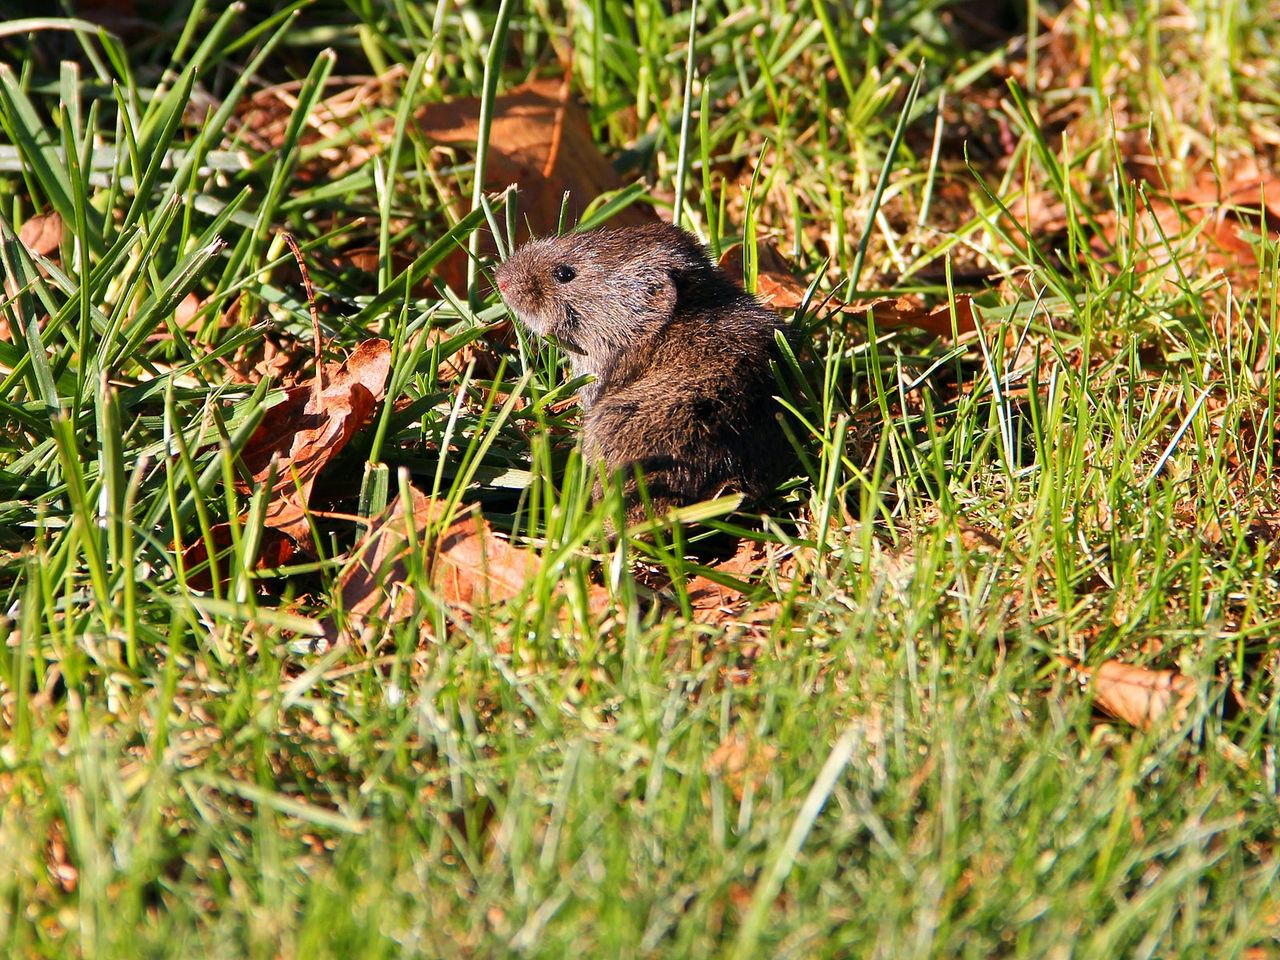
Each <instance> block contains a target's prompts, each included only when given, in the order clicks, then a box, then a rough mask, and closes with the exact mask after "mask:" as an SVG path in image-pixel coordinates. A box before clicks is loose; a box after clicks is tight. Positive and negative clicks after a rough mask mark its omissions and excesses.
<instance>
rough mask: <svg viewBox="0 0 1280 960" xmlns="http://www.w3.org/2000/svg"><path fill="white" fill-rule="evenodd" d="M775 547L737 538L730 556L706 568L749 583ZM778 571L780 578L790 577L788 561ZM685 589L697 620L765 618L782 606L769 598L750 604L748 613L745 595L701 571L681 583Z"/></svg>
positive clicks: (715, 620)
mask: <svg viewBox="0 0 1280 960" xmlns="http://www.w3.org/2000/svg"><path fill="white" fill-rule="evenodd" d="M777 550H778V547H777V546H776V545H771V544H764V543H760V542H758V541H755V540H741V541H739V543H738V547H737V550H736V551H735V552H734V554H733V555H732V556H731V557H729V558H728V559H726V560H722V561H720V562H719V563H715V564H712V565H710V567H709V569H711V570H714V571H715V572H716V573H719V574H723V575H725V576H727V577H732V578H733V579H735V580H741V581H743V582H744V583H750V581H751V580H752V579H754V578H755V577H756V576H758V575H759V574H760V572H761V571H763V570H765V569H766V568H767V567H768V566H769V561H770V559H771V556H772V554H774V553H775V552H776V551H777ZM788 559H789V558H788ZM780 574H781V576H783V577H784V578H785V577H787V576H790V564H784V565H783V569H782V570H781V571H780ZM685 592H686V595H687V596H688V597H689V605H690V607H691V608H692V610H693V618H694V619H695V620H697V621H698V622H700V623H730V622H736V621H739V620H741V619H742V618H743V617H744V615H747V619H750V620H755V621H759V620H768V619H770V618H772V617H773V616H775V615H776V614H777V613H778V612H779V611H780V610H781V609H782V605H781V604H780V603H778V602H777V601H776V600H771V601H767V602H765V603H761V604H757V605H755V606H753V607H751V609H750V611H749V612H748V610H747V607H748V601H747V595H746V594H745V593H744V592H743V591H742V590H740V589H738V588H737V587H733V586H726V585H725V584H722V583H719V582H717V581H716V580H714V579H712V578H711V577H708V576H706V575H703V574H698V575H696V576H693V577H690V578H689V580H688V582H687V583H686V584H685Z"/></svg>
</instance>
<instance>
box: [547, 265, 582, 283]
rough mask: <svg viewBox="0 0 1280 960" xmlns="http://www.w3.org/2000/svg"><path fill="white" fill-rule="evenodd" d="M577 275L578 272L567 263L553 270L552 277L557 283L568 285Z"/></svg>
mask: <svg viewBox="0 0 1280 960" xmlns="http://www.w3.org/2000/svg"><path fill="white" fill-rule="evenodd" d="M577 275H578V271H577V270H575V269H573V267H571V266H569V265H568V264H567V263H561V264H558V265H557V266H556V267H554V268H553V269H552V270H551V276H552V277H553V278H555V281H556V283H568V282H569V281H570V280H572V279H573V278H574V277H576V276H577Z"/></svg>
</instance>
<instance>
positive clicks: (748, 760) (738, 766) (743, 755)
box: [703, 733, 778, 801]
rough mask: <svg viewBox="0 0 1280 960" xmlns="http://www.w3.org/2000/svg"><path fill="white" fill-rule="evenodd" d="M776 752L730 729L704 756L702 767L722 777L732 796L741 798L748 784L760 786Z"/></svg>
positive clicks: (764, 744) (756, 787)
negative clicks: (708, 754) (707, 755)
mask: <svg viewBox="0 0 1280 960" xmlns="http://www.w3.org/2000/svg"><path fill="white" fill-rule="evenodd" d="M777 756H778V749H777V747H775V746H773V745H772V744H769V743H760V742H754V743H753V742H752V741H751V740H750V739H748V738H747V737H746V736H744V735H743V734H741V733H731V734H729V735H728V736H727V737H725V738H724V740H722V741H721V742H720V745H719V746H718V747H716V748H715V750H713V751H712V752H711V756H709V757H707V761H706V763H704V764H703V770H705V771H706V772H707V773H708V774H710V775H711V776H716V777H720V778H721V779H722V780H724V781H725V783H727V784H728V785H729V789H730V790H732V791H733V796H734V799H735V800H738V801H741V800H742V796H743V794H744V793H745V791H746V787H747V785H748V784H750V785H751V787H752V788H753V789H759V787H760V785H761V784H762V783H763V782H764V778H765V776H766V775H767V774H768V772H769V770H770V768H771V767H772V766H773V761H774V760H775V759H776V758H777Z"/></svg>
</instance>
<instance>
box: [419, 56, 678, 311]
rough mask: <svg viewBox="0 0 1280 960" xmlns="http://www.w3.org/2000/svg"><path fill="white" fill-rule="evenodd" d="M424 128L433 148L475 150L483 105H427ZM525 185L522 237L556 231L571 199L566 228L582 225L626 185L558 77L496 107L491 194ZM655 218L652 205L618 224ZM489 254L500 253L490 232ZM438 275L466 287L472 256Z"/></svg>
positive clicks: (515, 92) (623, 215)
mask: <svg viewBox="0 0 1280 960" xmlns="http://www.w3.org/2000/svg"><path fill="white" fill-rule="evenodd" d="M416 120H417V124H418V127H419V129H420V130H421V131H422V133H423V134H424V135H425V136H426V137H427V138H428V139H429V140H431V141H432V142H434V143H437V144H441V145H443V146H449V147H454V148H457V149H461V150H468V151H474V150H475V148H476V140H477V137H478V136H479V128H480V100H479V98H478V97H462V98H459V99H456V100H446V101H443V102H441V103H433V104H429V105H427V106H426V107H423V108H422V109H421V110H419V111H418V113H417V115H416ZM513 183H514V184H517V185H518V186H519V197H518V201H517V202H518V203H519V218H518V223H519V237H518V238H517V239H524V238H526V237H527V236H528V235H529V233H530V232H532V233H533V234H535V235H542V234H547V233H554V232H555V230H556V227H557V225H558V224H559V223H560V210H561V204H562V203H564V198H565V194H568V205H567V207H566V210H565V216H566V218H567V219H566V222H567V223H569V224H572V223H576V222H577V221H578V220H580V219H581V218H582V214H583V213H584V212H585V211H586V209H587V206H588V205H589V204H590V203H591V202H592V201H593V200H595V199H596V198H597V197H599V196H600V195H601V194H603V193H607V192H610V191H613V190H617V189H619V188H620V187H622V186H623V182H622V179H621V178H620V177H619V176H618V174H617V171H616V170H614V168H613V164H611V163H610V162H609V161H608V159H606V158H605V156H604V154H602V153H601V152H600V148H599V147H598V146H597V145H596V142H595V140H593V139H592V137H591V124H590V121H589V119H588V117H587V112H586V111H585V110H584V109H583V108H582V107H581V106H579V105H578V103H577V101H576V100H575V99H574V97H573V89H572V87H571V86H570V85H569V84H567V83H565V82H563V81H561V80H556V79H546V80H532V81H530V82H529V83H525V84H522V85H520V86H518V87H514V88H512V89H511V90H510V91H508V92H507V93H505V94H503V95H502V96H500V97H498V98H497V100H496V101H495V103H494V115H493V126H492V128H491V130H490V135H489V156H488V165H487V166H486V168H485V189H487V190H495V191H496V190H502V189H504V188H505V187H507V186H508V185H509V184H513ZM656 219H657V216H656V214H654V212H653V209H652V208H651V207H648V206H635V205H633V206H630V207H627V208H626V209H624V210H621V211H619V212H618V213H617V214H616V215H615V216H614V217H613V218H612V219H611V220H610V224H611V225H612V226H619V227H623V226H630V225H633V224H638V223H650V222H652V221H654V220H656ZM484 240H485V244H486V245H485V247H484V249H483V252H484V253H486V254H492V253H494V252H495V249H494V247H493V246H492V240H491V238H489V237H488V234H487V232H486V233H485V235H484ZM435 273H436V276H438V277H439V278H440V279H441V280H442V281H443V282H444V283H446V284H448V285H449V286H450V287H451V288H453V289H455V290H458V289H461V287H462V286H465V283H466V275H467V255H466V251H464V250H458V251H456V252H454V253H452V254H450V255H449V256H448V257H446V258H445V259H444V261H443V262H442V263H441V264H440V265H439V266H438V267H437V268H436V271H435Z"/></svg>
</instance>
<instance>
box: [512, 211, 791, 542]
mask: <svg viewBox="0 0 1280 960" xmlns="http://www.w3.org/2000/svg"><path fill="white" fill-rule="evenodd" d="M496 276H497V281H498V287H499V289H500V290H501V292H502V295H503V297H504V298H505V299H506V301H507V304H508V305H509V306H510V307H511V309H512V311H513V312H514V313H515V315H516V316H517V317H518V318H519V319H520V321H521V322H522V323H523V324H524V325H525V326H527V327H528V328H529V329H531V330H532V331H533V332H534V333H536V334H538V335H540V336H543V337H550V338H554V339H555V340H556V341H557V342H558V343H559V344H560V345H561V347H562V348H563V349H564V350H565V351H566V352H567V353H568V354H569V356H570V362H571V365H572V367H573V372H574V374H575V375H578V376H581V375H583V374H591V375H593V376H594V377H595V382H594V383H592V384H590V385H588V386H587V387H586V388H584V390H583V392H582V404H583V408H584V410H585V416H584V420H583V434H584V436H583V447H584V451H585V453H586V455H587V457H588V459H589V460H603V461H604V464H605V466H606V468H607V469H608V471H609V472H610V473H613V472H615V471H619V470H621V471H623V472H624V479H625V478H626V477H629V476H630V474H631V473H632V472H633V470H634V468H635V467H636V466H639V467H640V468H641V470H642V471H643V473H644V479H645V484H646V487H647V489H648V492H649V495H650V497H651V498H652V500H653V504H654V506H655V508H657V509H659V510H662V509H665V508H666V507H668V506H678V505H682V504H687V503H693V502H696V501H699V500H707V499H711V498H713V497H716V496H720V495H723V494H726V493H735V492H736V493H741V494H743V495H744V498H745V499H746V500H747V501H748V502H756V501H759V500H760V499H762V498H763V497H764V496H766V495H767V494H768V492H769V489H770V487H771V486H772V484H773V482H774V481H775V480H776V479H777V477H778V474H779V471H780V469H782V468H784V467H785V465H786V464H787V462H788V460H789V454H790V446H789V445H788V443H787V441H786V438H785V435H784V434H783V432H782V429H781V427H780V425H779V423H778V420H777V410H778V408H777V404H776V402H775V401H774V400H773V396H774V394H775V393H776V392H777V387H776V384H775V380H774V376H773V372H772V370H771V368H770V360H771V359H774V358H775V357H776V356H777V344H776V341H775V334H776V332H777V331H779V330H783V329H784V327H783V324H782V322H781V321H780V320H779V318H778V317H777V316H775V315H774V314H773V313H771V312H770V311H768V310H766V309H765V308H764V307H763V306H761V305H760V303H759V302H758V301H757V300H756V299H755V298H754V297H752V296H751V295H750V294H748V293H747V292H746V291H744V290H743V289H742V288H741V287H739V286H738V285H737V284H735V283H734V282H733V281H732V280H730V279H729V277H728V276H727V275H726V274H725V273H724V272H723V271H722V270H721V269H720V268H719V267H717V266H716V265H715V264H713V263H712V262H711V261H710V260H709V259H708V258H707V255H706V253H705V252H704V251H703V249H702V247H701V245H700V244H699V243H698V242H697V241H696V240H695V239H694V238H693V237H692V236H690V235H689V234H688V233H685V232H684V231H683V230H679V229H677V228H675V227H673V226H670V225H668V224H653V225H647V226H643V227H627V228H622V229H617V230H608V229H603V230H594V231H590V232H585V233H577V234H568V235H565V236H562V237H557V238H553V239H546V240H535V241H532V242H530V243H528V244H526V245H525V246H523V247H521V248H520V249H519V250H517V251H516V252H515V253H514V254H513V255H512V257H511V258H510V259H509V260H507V261H506V262H505V263H503V264H502V265H501V266H499V267H498V269H497V274H496ZM627 493H628V498H629V501H630V502H629V504H628V513H629V514H630V515H631V516H632V518H636V517H639V516H643V506H642V505H641V504H640V503H639V502H638V501H637V500H636V499H635V487H634V484H633V483H631V484H628V486H627Z"/></svg>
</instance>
